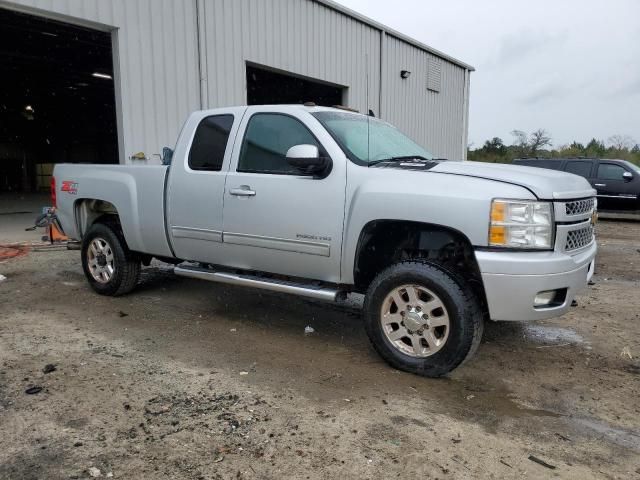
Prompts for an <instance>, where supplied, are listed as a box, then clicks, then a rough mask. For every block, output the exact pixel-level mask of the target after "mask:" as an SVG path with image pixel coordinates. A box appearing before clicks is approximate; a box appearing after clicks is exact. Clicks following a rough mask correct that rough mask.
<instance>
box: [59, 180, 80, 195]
mask: <svg viewBox="0 0 640 480" xmlns="http://www.w3.org/2000/svg"><path fill="white" fill-rule="evenodd" d="M60 191H61V192H67V193H69V194H71V195H77V193H78V182H74V181H72V180H63V181H62V187H61V188H60Z"/></svg>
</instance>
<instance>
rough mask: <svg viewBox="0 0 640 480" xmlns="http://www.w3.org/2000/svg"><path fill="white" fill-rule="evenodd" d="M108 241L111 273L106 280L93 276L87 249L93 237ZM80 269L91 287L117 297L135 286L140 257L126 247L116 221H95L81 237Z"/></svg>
mask: <svg viewBox="0 0 640 480" xmlns="http://www.w3.org/2000/svg"><path fill="white" fill-rule="evenodd" d="M96 238H100V239H103V240H105V241H106V242H107V243H108V246H109V247H110V249H111V251H112V252H113V268H114V271H113V274H112V275H111V278H110V279H109V280H108V281H106V282H100V281H98V280H96V279H95V278H94V277H93V274H92V273H91V269H90V267H89V258H88V254H87V252H88V250H89V248H90V245H91V243H92V242H93V240H94V239H96ZM81 252H82V269H83V270H84V274H85V276H86V277H87V281H88V282H89V285H91V288H93V290H94V291H95V292H96V293H99V294H100V295H109V296H113V297H117V296H119V295H124V294H126V293H129V292H130V291H131V290H133V289H134V288H135V286H136V285H137V283H138V278H139V276H140V259H139V258H138V256H137V255H136V254H134V253H132V252H131V251H130V250H129V248H128V247H127V243H126V242H125V240H124V236H123V235H122V231H121V230H120V226H119V225H118V224H117V223H95V224H93V225H92V226H91V228H89V231H88V232H87V234H86V235H85V236H84V238H83V239H82V250H81Z"/></svg>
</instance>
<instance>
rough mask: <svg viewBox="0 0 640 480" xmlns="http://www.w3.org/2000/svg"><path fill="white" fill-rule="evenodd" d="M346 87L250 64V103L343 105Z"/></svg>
mask: <svg viewBox="0 0 640 480" xmlns="http://www.w3.org/2000/svg"><path fill="white" fill-rule="evenodd" d="M344 91H345V88H344V87H340V86H335V85H330V84H327V83H322V82H319V81H314V80H308V79H306V78H301V77H296V76H293V75H287V74H283V73H279V72H274V71H272V70H265V69H263V68H258V67H254V66H251V65H247V103H248V104H249V105H280V104H298V103H305V102H314V103H315V104H317V105H323V106H332V105H342V102H343V94H344Z"/></svg>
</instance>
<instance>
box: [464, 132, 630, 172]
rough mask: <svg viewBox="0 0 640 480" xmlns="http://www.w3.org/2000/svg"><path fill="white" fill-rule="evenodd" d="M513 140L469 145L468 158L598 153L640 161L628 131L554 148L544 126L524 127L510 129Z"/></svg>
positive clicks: (483, 159)
mask: <svg viewBox="0 0 640 480" xmlns="http://www.w3.org/2000/svg"><path fill="white" fill-rule="evenodd" d="M511 135H513V137H514V141H513V143H512V144H511V145H505V144H504V142H503V140H502V139H501V138H499V137H494V138H492V139H491V140H487V141H486V142H484V145H483V146H482V147H480V148H476V149H473V148H471V147H469V150H468V154H467V158H468V159H469V160H473V161H476V162H492V163H511V161H512V160H513V159H514V158H522V157H546V158H563V157H597V158H619V159H622V160H629V161H630V162H633V163H635V164H636V165H640V145H639V144H638V143H637V142H636V141H635V140H634V139H633V138H631V137H630V136H628V135H614V136H612V137H609V138H608V139H607V141H606V143H605V142H603V141H602V140H597V139H595V138H593V139H591V141H590V142H589V143H587V144H583V143H579V142H573V143H571V144H569V145H562V146H559V147H557V148H552V143H551V137H550V136H549V134H548V133H547V131H546V130H544V129H539V130H536V131H535V132H533V133H531V134H527V133H525V132H523V131H521V130H514V131H512V132H511Z"/></svg>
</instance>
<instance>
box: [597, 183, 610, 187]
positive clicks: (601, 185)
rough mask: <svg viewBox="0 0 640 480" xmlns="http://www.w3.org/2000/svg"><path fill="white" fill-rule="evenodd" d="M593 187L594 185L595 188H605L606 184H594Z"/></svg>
mask: <svg viewBox="0 0 640 480" xmlns="http://www.w3.org/2000/svg"><path fill="white" fill-rule="evenodd" d="M594 185H595V186H596V187H606V186H607V184H606V183H594Z"/></svg>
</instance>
